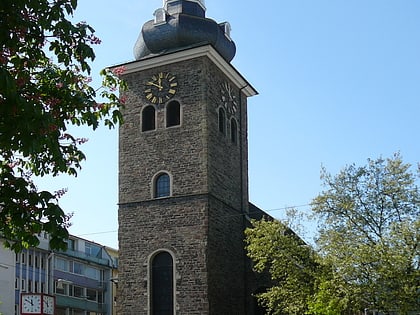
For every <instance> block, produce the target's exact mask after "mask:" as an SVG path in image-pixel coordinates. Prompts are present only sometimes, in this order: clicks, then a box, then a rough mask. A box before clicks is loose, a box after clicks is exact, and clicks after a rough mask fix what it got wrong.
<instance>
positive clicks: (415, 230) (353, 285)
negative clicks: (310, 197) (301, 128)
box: [312, 154, 420, 314]
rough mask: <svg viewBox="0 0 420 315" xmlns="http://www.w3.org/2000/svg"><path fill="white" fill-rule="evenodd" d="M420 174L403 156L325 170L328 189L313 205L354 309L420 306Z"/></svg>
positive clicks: (327, 252) (322, 240)
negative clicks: (334, 172) (419, 179)
mask: <svg viewBox="0 0 420 315" xmlns="http://www.w3.org/2000/svg"><path fill="white" fill-rule="evenodd" d="M417 176H418V172H417V174H416V173H415V172H413V171H411V166H410V165H409V164H406V163H403V161H402V158H401V156H400V155H399V154H395V155H394V156H393V157H392V158H389V159H382V158H378V159H376V160H368V164H367V165H365V166H361V167H357V166H355V165H350V166H346V167H345V168H344V169H343V170H342V171H341V172H339V173H338V175H336V176H331V175H330V174H329V173H328V172H327V171H326V170H325V168H323V169H322V176H321V178H322V179H323V182H324V186H325V187H326V189H325V190H324V191H323V192H321V194H320V195H319V196H318V197H316V198H315V199H314V201H313V206H312V209H313V211H314V213H315V214H316V215H317V216H319V217H320V220H321V230H320V236H319V239H318V241H317V244H318V246H319V250H320V255H321V256H322V257H323V259H325V261H324V262H325V263H326V264H328V265H330V266H333V272H334V278H335V280H336V281H339V282H340V283H341V286H340V288H341V290H340V294H339V295H335V296H336V297H337V296H338V297H341V298H342V299H345V300H347V301H348V302H349V306H350V307H351V308H355V309H360V310H362V309H364V308H368V309H376V310H380V311H382V312H389V311H397V312H398V313H399V314H407V313H408V312H409V311H413V310H417V311H418V310H419V302H420V299H419V281H420V273H419V264H420V252H419V244H420V238H419V231H420V192H419V188H418V186H417V185H416V179H417ZM332 296H334V294H332ZM324 304H325V303H324Z"/></svg>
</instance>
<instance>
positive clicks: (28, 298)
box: [22, 294, 41, 314]
mask: <svg viewBox="0 0 420 315" xmlns="http://www.w3.org/2000/svg"><path fill="white" fill-rule="evenodd" d="M22 314H41V295H40V294H22Z"/></svg>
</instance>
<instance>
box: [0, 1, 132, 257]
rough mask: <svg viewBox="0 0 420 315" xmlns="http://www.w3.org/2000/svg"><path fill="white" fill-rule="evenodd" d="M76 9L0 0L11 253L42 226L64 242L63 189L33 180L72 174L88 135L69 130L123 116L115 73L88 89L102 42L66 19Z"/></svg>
mask: <svg viewBox="0 0 420 315" xmlns="http://www.w3.org/2000/svg"><path fill="white" fill-rule="evenodd" d="M76 7H77V0H2V1H0V236H2V237H4V238H5V239H7V240H8V241H7V242H6V245H8V246H10V247H11V248H12V249H14V250H16V251H19V250H21V249H22V248H25V247H28V246H35V245H37V244H38V239H37V237H36V234H37V233H39V232H41V230H44V231H46V232H48V233H49V235H50V237H51V238H50V246H51V248H52V249H59V248H64V247H65V239H66V238H67V236H68V232H67V227H68V219H69V217H68V215H66V214H65V212H64V211H63V209H61V208H60V206H59V204H58V198H59V197H60V195H61V194H62V191H58V192H48V191H38V189H37V187H36V186H35V185H34V183H33V181H32V177H33V176H44V175H47V174H50V175H53V176H57V175H59V174H69V175H74V176H76V175H77V171H78V170H79V169H80V167H81V164H80V163H81V161H83V160H84V159H85V155H84V154H83V152H82V151H81V149H80V145H81V144H83V143H84V142H85V141H86V139H79V138H76V137H74V136H73V135H72V134H71V133H70V131H69V129H68V128H69V127H70V126H72V125H74V126H81V125H86V126H90V127H91V128H92V129H96V128H97V127H98V126H99V125H100V124H101V122H102V123H103V124H104V125H106V126H108V127H110V128H112V127H114V125H115V124H117V123H119V122H120V121H121V120H122V118H121V114H120V111H119V109H120V107H121V106H122V105H123V103H124V100H123V99H120V98H119V97H118V96H117V94H116V93H115V91H117V90H118V89H119V88H124V83H123V82H122V81H121V80H120V79H119V78H118V76H117V75H116V73H115V72H114V73H113V72H112V71H110V70H108V69H105V70H103V71H102V73H101V75H102V80H103V81H102V86H101V87H99V88H98V89H95V88H94V87H92V86H91V78H90V77H89V75H90V71H91V68H90V65H89V63H90V62H92V61H93V60H94V58H95V54H94V51H93V48H92V45H95V44H99V43H100V40H99V39H98V38H97V37H96V36H95V35H94V29H93V28H92V27H91V26H89V25H88V24H86V23H85V22H81V23H77V24H74V23H73V22H72V21H71V17H72V15H73V13H74V10H75V9H76ZM120 71H121V69H120ZM117 74H118V73H117ZM97 97H101V101H103V103H98V102H97V101H96V98H97Z"/></svg>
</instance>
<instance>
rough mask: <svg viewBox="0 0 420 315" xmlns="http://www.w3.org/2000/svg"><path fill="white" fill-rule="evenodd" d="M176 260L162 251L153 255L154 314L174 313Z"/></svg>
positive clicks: (152, 289)
mask: <svg viewBox="0 0 420 315" xmlns="http://www.w3.org/2000/svg"><path fill="white" fill-rule="evenodd" d="M173 270H174V261H173V258H172V255H171V254H170V253H168V252H165V251H162V252H159V253H157V254H156V255H155V256H153V258H152V261H151V273H150V276H151V277H150V278H151V279H150V290H151V294H150V298H151V301H150V306H151V311H152V312H151V314H152V315H173V314H174V271H173Z"/></svg>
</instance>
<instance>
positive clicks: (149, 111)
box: [141, 106, 156, 131]
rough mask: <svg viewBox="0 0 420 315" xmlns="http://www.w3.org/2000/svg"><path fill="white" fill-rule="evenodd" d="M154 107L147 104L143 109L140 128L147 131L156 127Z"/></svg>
mask: <svg viewBox="0 0 420 315" xmlns="http://www.w3.org/2000/svg"><path fill="white" fill-rule="evenodd" d="M155 115H156V114H155V108H154V107H153V106H147V107H145V108H144V109H143V112H142V120H141V126H142V127H141V130H142V131H149V130H155V129H156V117H155Z"/></svg>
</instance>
